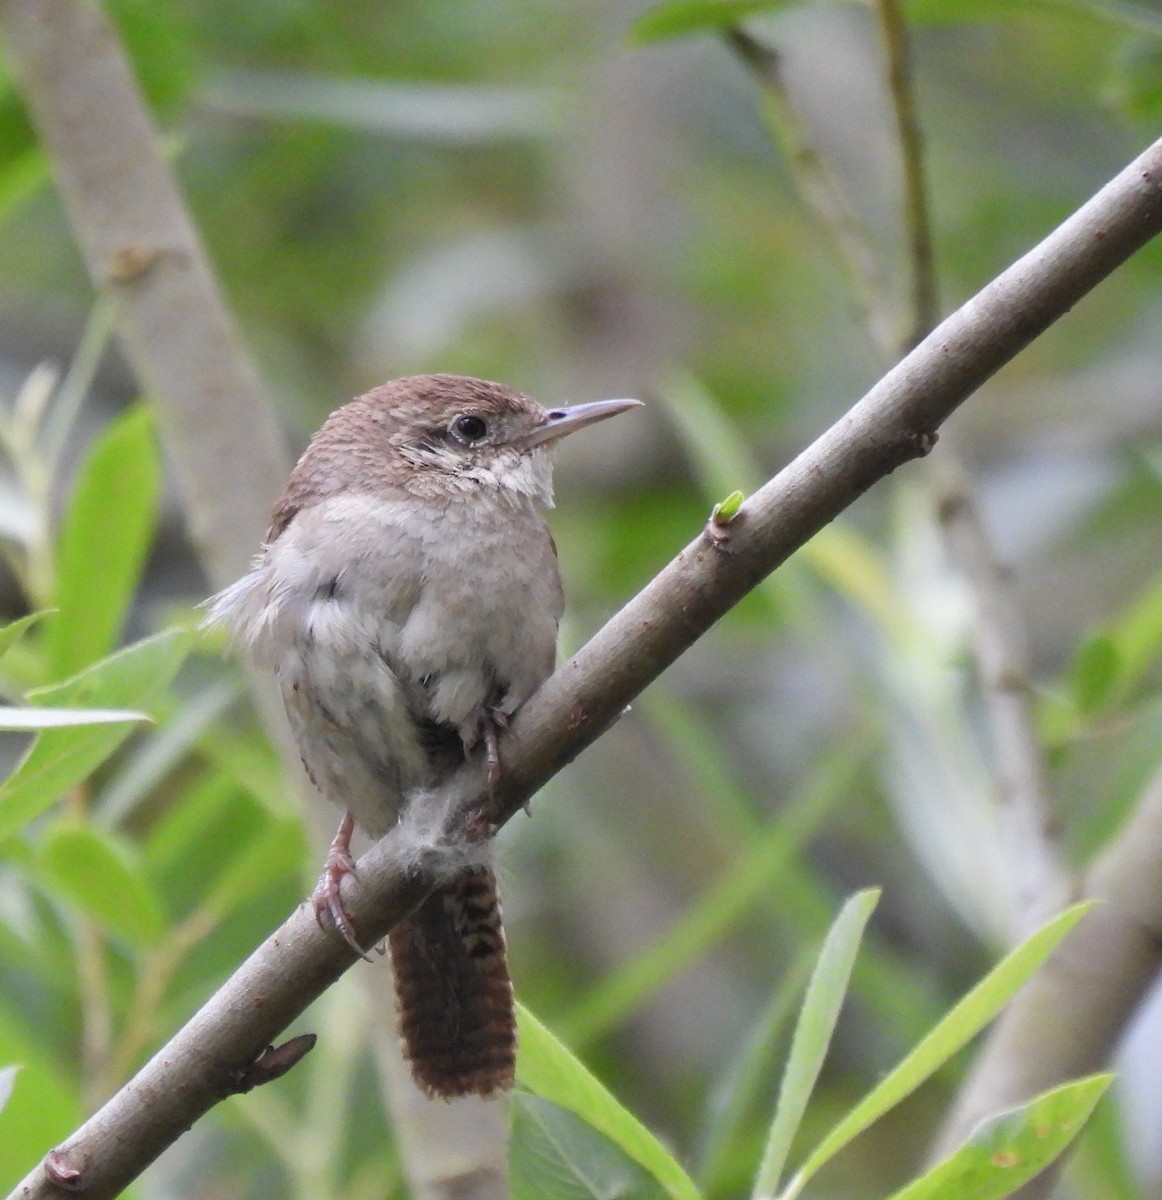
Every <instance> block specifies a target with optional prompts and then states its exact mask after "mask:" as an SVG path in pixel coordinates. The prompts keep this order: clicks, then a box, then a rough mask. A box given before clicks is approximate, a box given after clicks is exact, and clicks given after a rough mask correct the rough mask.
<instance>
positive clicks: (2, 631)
mask: <svg viewBox="0 0 1162 1200" xmlns="http://www.w3.org/2000/svg"><path fill="white" fill-rule="evenodd" d="M54 611H55V610H54V609H41V610H40V611H39V612H32V613H29V614H28V615H27V616H24V617H20V618H19V619H18V620H16V621H9V622H8V624H7V625H5V626H3V627H2V628H0V658H3V657H4V655H5V654H7V653H8V651H9V650H11V649H12V647H13V646H15V645H16V643H17V642H18V641H20V639H21V638H22V637H23V636H24V635H25V633H27V632H28V630H29V629H31V628H32V626H33V625H35V624H36V623H37V621H39V620H40V619H41V618H42V617H45V616H47V615H48V614H49V613H50V612H54Z"/></svg>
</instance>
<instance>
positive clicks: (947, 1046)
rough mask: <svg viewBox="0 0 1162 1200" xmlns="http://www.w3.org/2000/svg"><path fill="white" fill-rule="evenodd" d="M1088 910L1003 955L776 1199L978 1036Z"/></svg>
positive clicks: (1072, 911) (795, 1190)
mask: <svg viewBox="0 0 1162 1200" xmlns="http://www.w3.org/2000/svg"><path fill="white" fill-rule="evenodd" d="M1092 907H1093V905H1092V903H1089V904H1075V905H1074V906H1073V907H1072V908H1067V909H1066V910H1065V911H1064V912H1063V913H1061V914H1059V915H1058V916H1056V917H1054V919H1053V920H1052V921H1050V922H1049V923H1048V924H1047V925H1045V926H1043V927H1042V928H1041V929H1039V930H1038V931H1037V932H1036V933H1034V934H1033V935H1032V937H1030V938H1028V939H1026V941H1024V942H1022V943H1021V945H1020V946H1018V947H1017V948H1016V949H1015V950H1013V951H1012V952H1011V953H1009V954H1008V955H1006V957H1005V958H1003V959H1002V960H1001V961H1000V962H999V963H998V964H997V965H996V966H995V967H994V968H993V969H992V970H991V971H990V972H989V973H988V975H986V976H985V977H984V979H982V980H981V982H980V983H978V984H977V985H976V987H974V988H973V989H972V991H970V992H969V993H968V995H967V996H965V997H964V998H963V999H962V1000H961V1001H960V1002H959V1003H958V1004H956V1005H955V1006H954V1007H953V1008H952V1009H951V1010H950V1011H949V1012H948V1013H947V1014H946V1015H945V1016H944V1018H943V1019H942V1020H940V1021H939V1022H937V1024H936V1026H935V1027H934V1028H933V1029H932V1030H931V1031H930V1032H929V1033H928V1035H927V1036H926V1037H924V1038H923V1040H922V1041H921V1042H920V1043H919V1045H917V1046H916V1047H915V1048H914V1049H913V1050H912V1051H911V1053H909V1054H908V1055H906V1056H905V1057H904V1059H903V1061H902V1062H900V1064H899V1065H898V1066H897V1067H896V1068H895V1069H894V1070H892V1071H890V1072H889V1073H888V1074H887V1075H886V1076H884V1078H883V1079H881V1080H880V1082H879V1083H878V1084H877V1085H876V1086H875V1087H874V1088H873V1089H872V1090H871V1091H870V1092H869V1093H868V1094H867V1095H866V1096H865V1097H864V1098H863V1099H862V1100H861V1101H860V1102H859V1103H858V1104H857V1105H856V1106H855V1108H853V1109H852V1110H851V1112H849V1113H848V1114H847V1116H846V1117H844V1118H843V1120H842V1121H840V1122H839V1124H838V1125H836V1126H835V1128H834V1129H833V1130H832V1131H831V1132H830V1133H829V1134H828V1135H827V1136H826V1137H825V1138H824V1139H823V1141H822V1142H820V1144H819V1145H818V1146H817V1147H816V1148H815V1149H814V1150H813V1151H812V1152H811V1154H810V1155H809V1156H808V1158H807V1161H806V1162H804V1164H803V1165H802V1167H800V1168H799V1171H798V1172H797V1173H796V1175H795V1177H794V1178H793V1179H792V1180H791V1182H790V1183H789V1184H788V1185H787V1187H786V1189H785V1190H784V1191H783V1192H782V1193H781V1195H782V1197H784V1198H785V1200H790V1198H791V1197H793V1196H798V1195H799V1193H800V1192H801V1191H802V1190H803V1188H804V1186H805V1185H806V1183H807V1181H808V1180H809V1179H810V1178H811V1177H812V1176H813V1175H815V1174H816V1172H817V1171H818V1170H819V1168H820V1167H822V1166H823V1164H824V1163H826V1162H827V1161H829V1160H830V1159H831V1158H833V1157H834V1156H835V1155H836V1154H838V1153H839V1151H840V1150H842V1149H843V1147H844V1146H846V1145H847V1144H848V1142H850V1141H851V1140H852V1139H853V1138H855V1137H856V1136H858V1135H859V1134H861V1133H862V1132H863V1131H864V1130H865V1129H866V1128H867V1127H868V1126H869V1125H870V1124H871V1123H872V1122H873V1121H875V1120H877V1119H878V1118H879V1117H881V1116H883V1114H884V1113H886V1112H887V1111H888V1110H889V1109H891V1108H894V1107H895V1106H896V1105H897V1104H899V1102H900V1101H901V1100H903V1099H904V1097H905V1096H908V1095H910V1094H911V1093H912V1092H914V1091H915V1090H916V1088H918V1087H919V1086H920V1084H922V1083H923V1082H924V1081H925V1080H926V1079H928V1078H929V1077H930V1076H931V1075H932V1073H933V1072H934V1071H936V1070H938V1069H939V1068H940V1067H941V1066H943V1064H944V1063H946V1062H947V1061H948V1060H949V1059H950V1058H951V1057H952V1056H953V1055H954V1054H955V1053H956V1052H957V1051H958V1050H959V1049H960V1048H961V1047H962V1046H963V1045H965V1044H966V1043H967V1042H968V1041H969V1040H970V1039H971V1038H973V1037H974V1036H975V1035H976V1034H977V1033H979V1032H980V1030H982V1029H983V1028H984V1027H985V1026H986V1025H987V1024H988V1023H989V1022H990V1021H991V1020H992V1019H993V1018H994V1017H995V1016H996V1015H997V1013H998V1012H1000V1010H1001V1009H1002V1008H1003V1007H1004V1006H1005V1005H1006V1004H1007V1003H1008V1001H1009V1000H1010V999H1011V998H1012V997H1013V995H1014V993H1015V992H1016V991H1017V989H1018V988H1020V987H1021V985H1022V984H1023V983H1025V981H1026V980H1027V979H1028V978H1029V977H1030V976H1031V975H1032V974H1033V972H1034V971H1036V970H1037V968H1038V967H1040V966H1041V964H1042V963H1043V962H1044V961H1045V960H1046V959H1047V958H1048V957H1049V955H1050V954H1051V953H1052V952H1053V951H1054V949H1055V948H1056V947H1057V946H1058V945H1059V944H1060V943H1061V942H1062V940H1063V939H1064V938H1065V936H1066V935H1067V934H1068V933H1069V931H1070V930H1071V929H1072V928H1073V927H1074V926H1075V925H1076V924H1077V922H1078V921H1080V920H1081V918H1082V917H1084V916H1085V914H1086V913H1087V912H1089V910H1090V909H1091V908H1092Z"/></svg>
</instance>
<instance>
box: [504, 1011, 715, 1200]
mask: <svg viewBox="0 0 1162 1200" xmlns="http://www.w3.org/2000/svg"><path fill="white" fill-rule="evenodd" d="M517 1025H518V1028H519V1031H520V1055H519V1057H518V1058H517V1078H518V1080H519V1081H520V1083H521V1084H522V1085H523V1086H524V1087H527V1088H528V1089H529V1091H531V1092H535V1093H536V1094H537V1095H538V1096H543V1097H544V1098H545V1099H546V1100H551V1101H552V1102H553V1103H554V1104H558V1105H560V1106H561V1107H562V1108H566V1109H568V1110H569V1111H570V1112H572V1113H576V1114H577V1116H579V1117H581V1118H582V1120H584V1121H587V1122H588V1123H589V1124H590V1125H592V1126H593V1128H594V1129H596V1130H597V1131H598V1133H602V1134H604V1135H605V1136H606V1137H607V1138H609V1140H610V1141H611V1142H613V1143H615V1144H616V1145H617V1146H620V1147H621V1149H622V1150H623V1151H624V1152H625V1153H626V1154H627V1155H628V1156H629V1157H630V1158H632V1159H633V1161H634V1162H636V1163H638V1164H639V1165H640V1166H642V1167H644V1168H645V1169H646V1170H647V1171H648V1172H649V1173H650V1174H651V1175H652V1176H653V1177H654V1178H655V1179H656V1180H657V1181H658V1182H659V1183H660V1184H661V1185H662V1187H663V1188H665V1190H666V1193H667V1194H668V1195H670V1196H673V1197H675V1198H676V1200H698V1196H699V1193H698V1189H697V1187H695V1186H694V1181H693V1180H692V1179H691V1178H690V1176H689V1175H687V1174H686V1172H685V1171H684V1170H683V1169H682V1167H681V1165H680V1164H679V1163H678V1162H677V1160H676V1159H675V1158H674V1157H673V1155H671V1154H670V1153H669V1151H668V1150H666V1148H665V1147H664V1146H663V1145H662V1144H661V1142H659V1141H658V1139H657V1138H656V1137H654V1135H653V1134H652V1133H650V1131H649V1130H648V1129H647V1128H646V1127H645V1126H644V1125H643V1124H642V1123H641V1122H640V1121H639V1120H638V1119H637V1117H635V1116H634V1115H633V1114H632V1113H631V1112H630V1111H629V1110H628V1109H627V1108H626V1107H625V1106H624V1105H623V1104H621V1102H620V1101H618V1100H617V1099H616V1098H615V1097H614V1096H613V1094H612V1093H611V1092H610V1091H609V1090H608V1089H607V1088H606V1087H605V1086H604V1084H602V1083H601V1082H600V1081H599V1080H598V1079H597V1078H596V1076H594V1075H593V1074H592V1072H590V1070H589V1069H588V1068H587V1067H586V1066H585V1065H584V1064H583V1063H582V1062H581V1061H580V1060H579V1059H578V1058H576V1057H575V1056H574V1055H573V1053H572V1052H571V1051H570V1050H569V1049H568V1048H567V1047H566V1046H565V1045H563V1044H562V1043H561V1042H559V1041H558V1040H557V1039H556V1038H555V1037H554V1036H553V1035H552V1034H551V1033H550V1032H549V1031H548V1030H547V1029H546V1028H545V1027H544V1025H542V1024H541V1023H540V1021H538V1020H537V1018H536V1017H534V1016H533V1014H532V1013H531V1012H529V1010H528V1009H527V1008H525V1007H524V1006H523V1005H519V1004H518V1005H517Z"/></svg>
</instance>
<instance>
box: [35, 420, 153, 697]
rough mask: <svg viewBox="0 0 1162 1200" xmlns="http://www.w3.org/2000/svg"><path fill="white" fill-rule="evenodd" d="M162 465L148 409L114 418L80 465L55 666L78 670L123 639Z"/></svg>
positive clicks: (61, 567)
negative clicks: (159, 460)
mask: <svg viewBox="0 0 1162 1200" xmlns="http://www.w3.org/2000/svg"><path fill="white" fill-rule="evenodd" d="M160 475H161V473H160V468H159V465H158V458H157V447H156V443H155V440H154V436H153V422H152V419H151V417H150V414H149V412H148V410H147V409H144V408H135V409H131V410H130V411H129V412H127V413H125V414H124V415H122V416H121V417H118V418H117V420H115V421H112V422H111V423H110V424H109V426H108V427H107V428H106V429H105V430H104V432H103V433H102V434H101V436H100V437H99V438H98V439H97V440H96V442H95V443H94V444H93V446H92V448H91V449H90V451H89V454H88V457H87V458H86V459H85V462H84V463H83V465H82V466H81V469H80V472H79V473H78V476H77V483H76V486H75V488H74V489H73V496H72V499H71V501H70V502H69V506H68V510H67V511H66V513H65V515H64V519H63V521H62V523H61V529H60V535H59V538H58V544H57V568H56V586H55V597H54V598H55V600H56V604H57V607H58V608H59V610H60V611H59V613H58V614H57V616H56V618H55V619H54V620H53V621H52V623H51V625H50V626H49V632H48V649H49V656H50V659H51V662H52V666H53V670H54V673H55V674H56V675H58V676H62V675H71V674H73V673H74V672H76V671H79V670H81V668H82V667H86V666H88V665H89V664H90V663H92V662H95V661H96V660H97V659H98V658H101V657H102V656H103V655H105V654H108V653H109V651H110V650H112V649H113V647H114V645H115V644H116V642H117V637H118V634H119V633H120V632H121V627H122V625H123V624H124V622H125V617H126V614H127V613H128V611H129V605H130V603H131V602H132V600H133V594H134V592H135V591H136V589H137V584H138V582H139V580H140V578H141V571H142V568H143V567H144V565H145V557H146V554H147V552H148V550H149V544H150V542H151V540H152V538H153V529H154V523H155V521H156V518H157V501H158V494H159V488H160Z"/></svg>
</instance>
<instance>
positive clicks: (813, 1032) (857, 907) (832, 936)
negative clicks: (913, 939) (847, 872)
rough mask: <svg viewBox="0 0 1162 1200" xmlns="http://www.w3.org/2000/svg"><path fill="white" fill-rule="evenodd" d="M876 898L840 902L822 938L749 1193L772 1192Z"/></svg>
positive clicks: (872, 894) (872, 893)
mask: <svg viewBox="0 0 1162 1200" xmlns="http://www.w3.org/2000/svg"><path fill="white" fill-rule="evenodd" d="M879 898H880V893H879V890H878V889H876V888H871V889H869V890H867V891H863V892H857V893H856V894H855V895H854V896H852V897H851V899H850V900H848V901H847V903H846V904H845V905H844V906H843V908H842V909H841V910H840V912H839V916H838V917H836V918H835V924H834V925H832V927H831V929H830V930H829V931H828V934H827V937H826V938H825V939H824V942H823V948H822V950H821V951H820V952H819V960H818V962H817V963H816V964H815V970H814V971H813V972H812V973H811V981H810V983H808V985H807V994H806V996H805V997H804V998H803V1007H802V1008H801V1009H800V1010H799V1020H798V1023H797V1024H796V1026H795V1036H794V1038H793V1039H792V1041H791V1053H790V1055H789V1057H788V1059H787V1067H786V1070H785V1071H784V1072H783V1081H782V1085H781V1086H780V1088H779V1101H778V1104H777V1105H776V1106H775V1116H774V1120H772V1122H771V1128H770V1133H769V1134H768V1135H767V1146H766V1150H765V1151H764V1152H763V1159H762V1163H761V1165H760V1166H759V1171H758V1175H757V1176H756V1178H755V1185H754V1195H755V1196H756V1197H762V1196H767V1195H772V1194H773V1193H774V1191H775V1188H776V1187H778V1184H779V1179H780V1177H781V1176H782V1173H783V1167H784V1165H785V1164H786V1161H787V1155H788V1154H789V1153H790V1150H791V1142H792V1141H793V1140H794V1137H795V1134H796V1132H797V1131H798V1129H799V1124H800V1122H801V1121H802V1119H803V1113H804V1112H805V1111H806V1109H807V1101H808V1100H809V1099H810V1098H811V1093H812V1092H813V1091H814V1090H815V1083H816V1081H817V1080H818V1078H819V1072H820V1071H821V1070H822V1069H823V1060H824V1058H826V1056H827V1049H828V1047H829V1046H830V1045H831V1035H832V1034H833V1033H834V1032H835V1023H836V1021H837V1020H839V1010H840V1009H841V1008H842V1007H843V1001H844V999H845V997H846V996H847V987H848V983H849V982H850V980H851V969H852V967H853V966H854V965H855V956H856V954H857V953H858V951H859V943H860V941H861V940H862V938H863V931H864V929H865V927H866V926H867V923H868V920H869V919H870V917H871V915H872V913H873V912H874V911H875V906H876V904H877V903H878V901H879Z"/></svg>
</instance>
